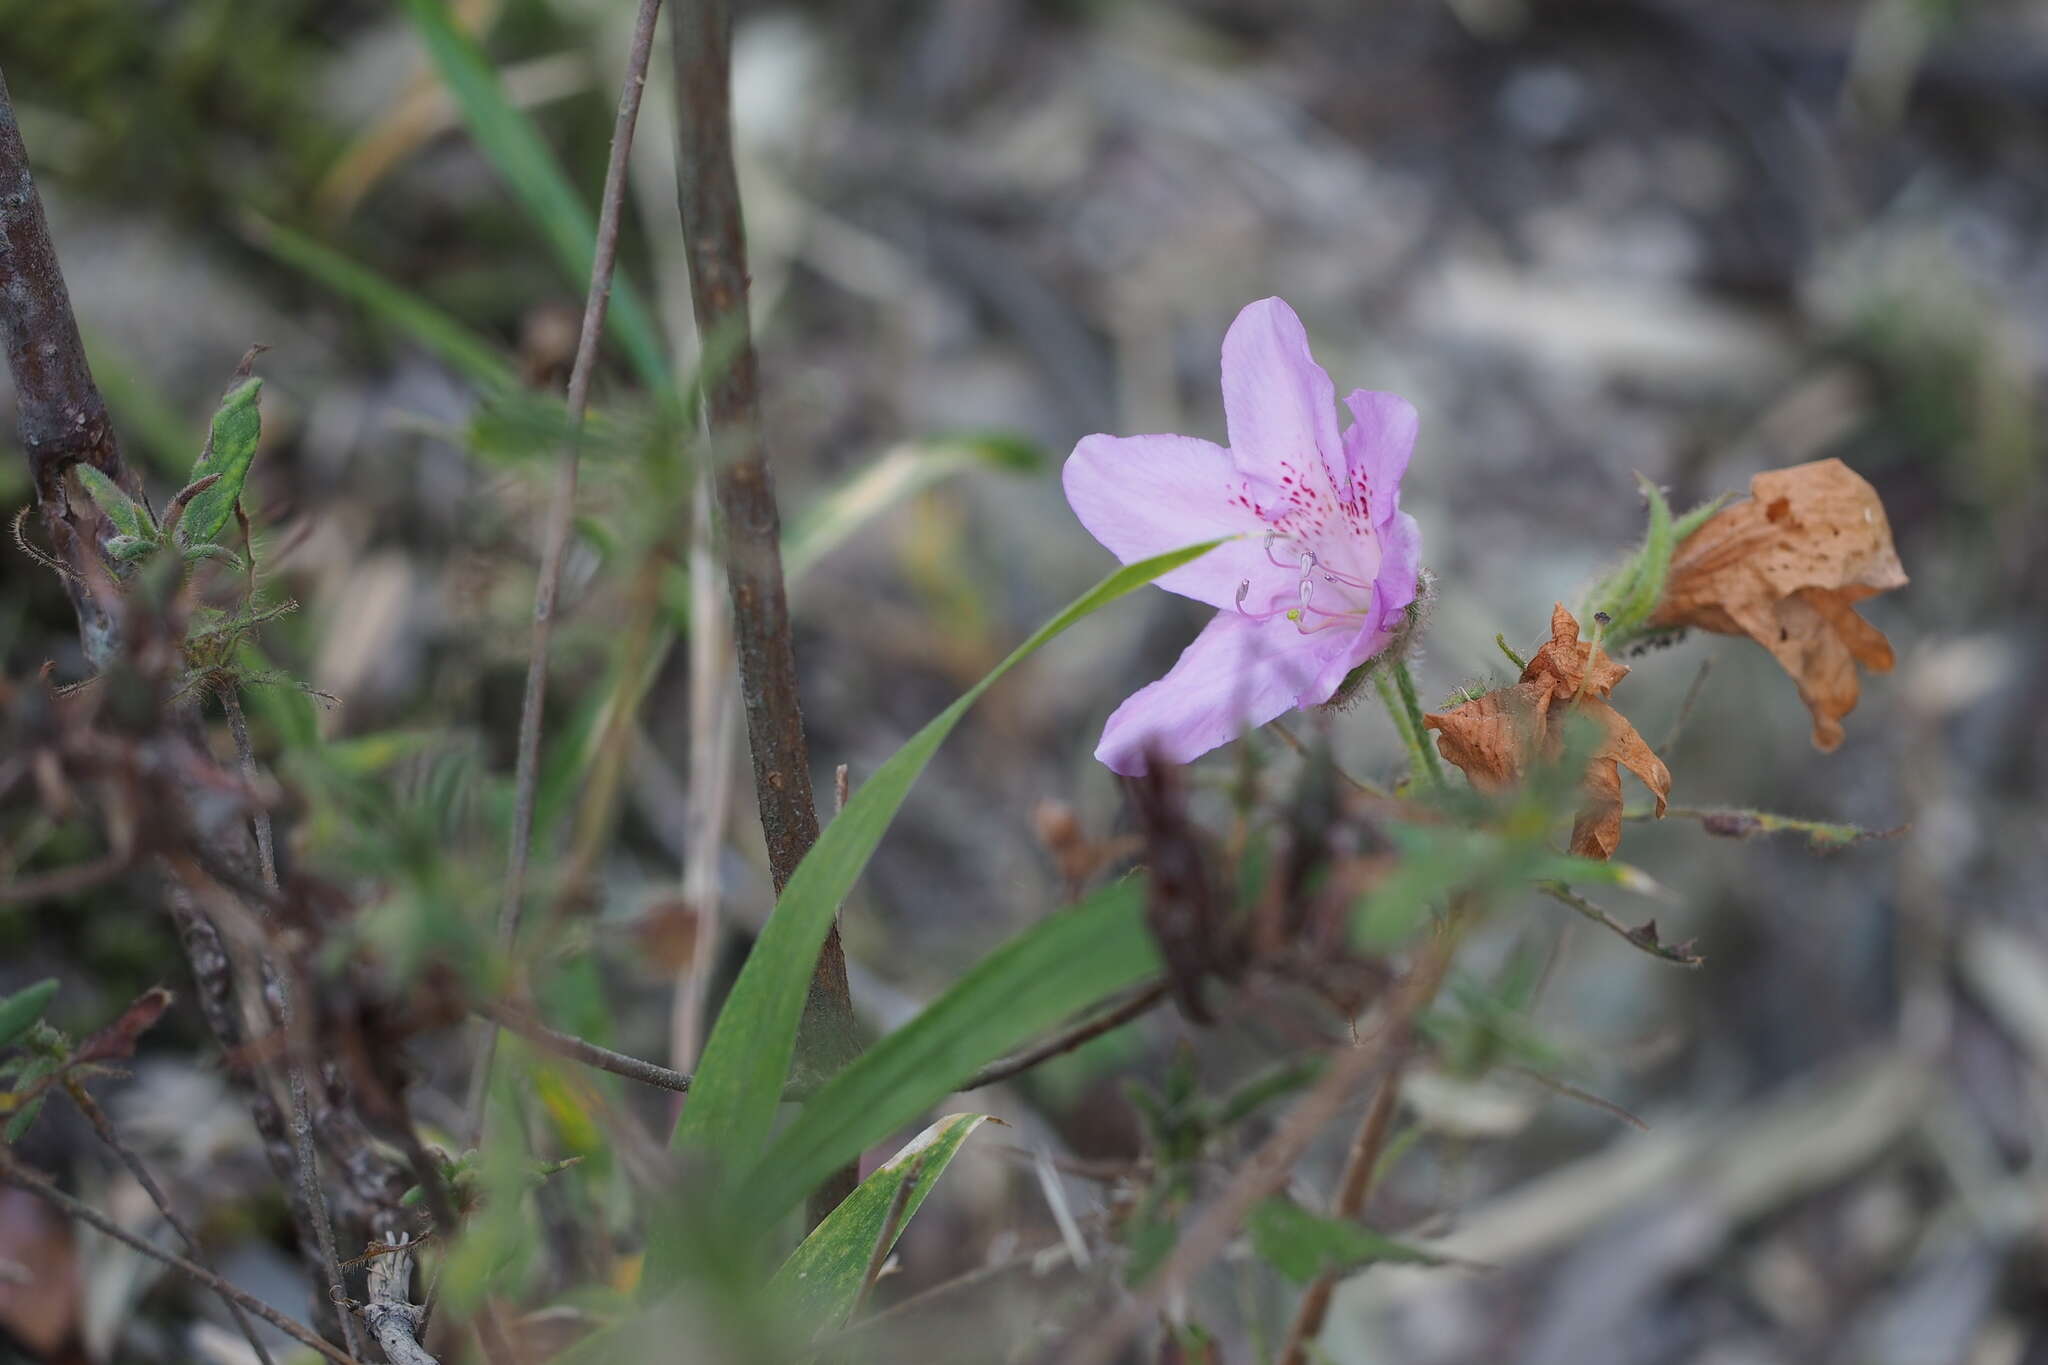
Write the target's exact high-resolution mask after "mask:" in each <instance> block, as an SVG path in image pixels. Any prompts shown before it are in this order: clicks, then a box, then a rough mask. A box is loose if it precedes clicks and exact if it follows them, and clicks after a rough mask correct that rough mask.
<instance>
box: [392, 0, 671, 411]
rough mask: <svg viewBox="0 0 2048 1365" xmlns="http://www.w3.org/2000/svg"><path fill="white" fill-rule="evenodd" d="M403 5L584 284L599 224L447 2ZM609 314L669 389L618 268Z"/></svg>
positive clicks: (531, 211)
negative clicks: (459, 26)
mask: <svg viewBox="0 0 2048 1365" xmlns="http://www.w3.org/2000/svg"><path fill="white" fill-rule="evenodd" d="M405 9H406V13H407V14H408V15H410V16H411V18H412V23H413V27H414V28H415V29H417V30H418V31H419V35H420V39H421V41H422V42H423V43H424V44H425V45H426V49H427V54H428V55H429V56H430V57H431V58H432V59H433V62H434V65H435V67H436V68H437V69H438V70H439V71H440V73H441V79H442V81H443V82H445V83H446V84H447V87H448V93H449V95H450V96H451V97H452V98H453V99H454V101H455V105H456V107H457V108H458V109H460V110H461V111H462V118H463V122H465V123H466V124H468V126H469V131H470V135H471V136H472V137H474V138H475V139H476V144H477V147H478V149H479V150H481V151H482V152H483V154H484V156H485V158H486V159H487V160H489V161H490V163H491V165H492V166H493V167H495V168H496V169H497V172H498V174H499V175H500V176H502V177H504V180H505V183H506V185H507V187H508V188H510V189H511V191H512V194H513V197H515V198H516V199H518V200H519V203H520V206H521V207H522V208H524V209H525V210H526V212H527V214H528V215H529V216H530V217H531V218H532V219H533V221H534V223H535V225H536V226H538V227H539V228H540V230H541V231H542V233H544V234H545V235H546V237H547V239H548V243H549V244H550V245H551V246H552V247H553V248H554V251H555V256H556V259H557V260H558V261H559V262H560V264H561V266H562V268H563V270H564V271H565V272H567V274H568V275H569V277H570V282H571V283H572V284H574V285H575V286H576V287H578V288H583V287H584V286H587V285H588V284H589V283H590V267H591V262H592V260H593V259H594V258H595V256H596V254H597V223H596V220H595V219H593V218H592V217H591V214H590V209H589V207H588V206H587V205H586V204H585V203H584V201H583V198H582V196H580V195H579V194H577V192H576V188H575V186H573V185H571V184H570V183H569V179H568V177H567V176H565V175H563V174H562V169H561V167H560V166H559V165H557V164H556V162H555V157H554V153H552V152H551V151H549V150H548V144H547V141H546V139H544V138H542V137H541V135H540V131H539V130H538V129H537V128H535V127H534V125H533V121H532V120H531V119H529V118H528V117H527V116H526V115H525V114H524V113H523V112H522V111H520V110H519V109H518V108H517V107H515V106H514V105H513V103H512V101H511V100H510V99H508V98H506V95H505V87H504V85H503V84H502V83H501V82H500V81H499V80H498V73H497V71H496V70H495V69H494V68H493V67H492V66H491V63H490V61H489V59H488V58H486V57H485V56H484V54H483V51H482V49H480V48H479V47H478V46H477V45H476V42H475V41H474V40H473V39H471V38H470V36H469V35H468V34H466V33H464V32H463V31H462V30H461V29H460V28H458V27H456V25H455V21H454V20H453V19H452V18H451V17H450V16H449V13H448V7H447V5H446V3H444V0H405ZM606 318H607V325H608V326H609V327H610V329H611V331H612V333H613V335H614V336H616V337H617V338H618V340H619V344H620V345H621V346H623V347H624V348H625V351H626V357H627V359H628V360H630V361H631V362H632V365H633V368H634V369H635V370H636V371H638V372H639V374H640V379H641V382H642V383H644V384H646V385H647V387H648V388H650V389H652V390H653V391H655V392H657V393H663V392H666V391H668V390H669V389H670V388H671V387H673V385H672V380H671V377H670V375H669V369H668V362H667V360H666V359H665V358H664V356H663V353H662V346H661V341H660V339H659V337H658V335H657V334H656V332H655V330H654V324H653V323H652V321H651V320H650V319H649V317H648V314H647V310H646V309H645V308H644V307H643V306H642V305H641V303H640V297H639V295H638V293H636V292H635V290H634V289H633V286H632V283H631V282H630V281H629V280H627V278H626V275H625V272H624V271H623V270H622V271H620V272H618V274H617V275H616V276H615V278H614V279H613V281H612V301H611V307H610V309H609V310H608V312H607V314H606Z"/></svg>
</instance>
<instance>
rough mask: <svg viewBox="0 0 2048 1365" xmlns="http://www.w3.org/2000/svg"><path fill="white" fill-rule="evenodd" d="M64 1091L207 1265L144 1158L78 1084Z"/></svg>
mask: <svg viewBox="0 0 2048 1365" xmlns="http://www.w3.org/2000/svg"><path fill="white" fill-rule="evenodd" d="M64 1090H65V1092H66V1093H67V1094H69V1095H70V1096H71V1102H72V1103H73V1104H75V1105H77V1106H78V1112H79V1113H81V1114H83V1115H85V1119H86V1122H88V1123H90V1124H91V1125H92V1130H93V1132H95V1133H97V1134H98V1135H99V1139H100V1141H101V1142H104V1143H105V1144H106V1145H107V1147H108V1149H109V1150H111V1151H112V1152H113V1153H114V1155H115V1156H117V1157H119V1158H120V1159H121V1164H122V1165H123V1166H126V1167H127V1168H128V1174H130V1175H132V1176H134V1177H135V1183H136V1184H138V1185H140V1186H142V1189H143V1193H145V1194H147V1195H148V1196H149V1200H150V1202H151V1203H152V1204H155V1205H156V1211H157V1212H158V1213H160V1214H162V1215H163V1216H164V1221H165V1222H166V1223H169V1224H170V1225H171V1231H173V1232H175V1233H177V1234H178V1240H180V1241H182V1242H183V1243H184V1244H185V1245H186V1246H187V1247H188V1248H190V1249H191V1252H192V1259H193V1260H195V1261H198V1262H199V1263H200V1264H202V1265H204V1264H205V1261H204V1259H203V1257H204V1255H205V1253H204V1252H203V1251H202V1250H201V1248H200V1245H199V1239H198V1237H196V1236H194V1235H193V1232H192V1228H191V1225H190V1224H188V1223H187V1222H186V1221H185V1220H184V1219H183V1218H180V1217H179V1216H178V1214H177V1212H176V1210H174V1209H172V1208H171V1201H170V1200H169V1199H168V1198H166V1197H165V1195H164V1191H163V1186H161V1185H159V1184H157V1183H156V1177H155V1176H153V1175H151V1174H150V1173H149V1167H147V1166H145V1165H143V1164H142V1158H141V1157H139V1156H137V1155H136V1154H135V1152H134V1151H133V1149H131V1148H130V1147H129V1146H128V1144H127V1143H125V1142H123V1141H121V1135H120V1134H119V1133H117V1132H115V1131H114V1121H113V1120H112V1119H110V1118H108V1117H107V1111H106V1110H104V1109H102V1108H100V1103H99V1101H98V1100H96V1099H94V1098H93V1097H92V1094H91V1092H90V1091H88V1090H87V1089H86V1088H85V1087H84V1086H83V1085H81V1084H80V1083H79V1082H78V1081H76V1080H73V1079H69V1078H67V1079H66V1081H65V1084H64ZM210 1268H211V1267H209V1269H210ZM215 1293H216V1294H218V1295H219V1298H220V1301H221V1303H222V1304H223V1305H224V1306H225V1307H226V1308H227V1310H228V1316H229V1317H231V1318H233V1319H234V1320H235V1326H236V1328H237V1329H239V1330H240V1332H241V1333H242V1337H243V1339H244V1340H246V1341H247V1342H248V1343H249V1349H250V1350H252V1351H254V1352H255V1353H256V1359H258V1360H259V1361H261V1362H263V1365H273V1363H272V1361H271V1358H270V1349H269V1348H268V1347H267V1346H265V1345H264V1344H263V1338H262V1337H260V1336H258V1335H257V1333H256V1324H255V1323H253V1322H251V1321H249V1315H248V1314H247V1313H245V1312H243V1311H242V1305H241V1304H239V1303H236V1302H235V1300H234V1296H233V1295H230V1294H221V1293H220V1292H219V1291H218V1290H216V1291H215Z"/></svg>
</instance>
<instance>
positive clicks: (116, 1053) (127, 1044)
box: [71, 986, 173, 1062]
mask: <svg viewBox="0 0 2048 1365" xmlns="http://www.w3.org/2000/svg"><path fill="white" fill-rule="evenodd" d="M172 998H173V997H172V995H171V993H170V992H169V991H168V990H166V989H164V988H163V987H162V986H153V987H151V988H150V989H149V990H146V991H144V992H143V993H142V994H141V995H139V996H137V997H136V998H135V1002H134V1003H133V1004H131V1005H129V1006H128V1008H127V1009H125V1010H122V1011H121V1017H120V1018H118V1019H116V1020H115V1021H114V1022H113V1023H111V1024H109V1025H107V1026H106V1027H105V1028H103V1029H101V1030H100V1031H99V1032H98V1033H95V1034H93V1035H92V1036H91V1037H90V1038H87V1039H86V1040H85V1041H84V1042H82V1043H80V1044H79V1045H78V1051H76V1052H74V1053H72V1054H71V1060H72V1061H73V1062H113V1061H119V1060H121V1059H122V1058H124V1057H133V1056H134V1055H135V1044H136V1043H137V1042H138V1041H140V1040H141V1038H142V1035H143V1034H145V1033H147V1032H149V1031H150V1030H151V1029H153V1028H155V1027H156V1021H157V1020H159V1019H161V1018H163V1017H164V1011H165V1010H167V1009H169V1008H170V1005H171V1000H172Z"/></svg>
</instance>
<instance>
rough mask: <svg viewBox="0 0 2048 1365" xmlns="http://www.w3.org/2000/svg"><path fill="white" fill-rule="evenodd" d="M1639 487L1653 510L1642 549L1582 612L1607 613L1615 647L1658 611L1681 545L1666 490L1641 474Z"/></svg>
mask: <svg viewBox="0 0 2048 1365" xmlns="http://www.w3.org/2000/svg"><path fill="white" fill-rule="evenodd" d="M1636 486H1637V488H1639V489H1640V490H1641V491H1642V494H1643V498H1644V500H1645V501H1646V502H1647V503H1648V504H1649V509H1650V524H1649V527H1648V529H1647V530H1645V531H1644V533H1643V543H1642V546H1641V548H1639V549H1638V550H1637V551H1636V552H1635V554H1634V555H1633V556H1631V557H1630V559H1629V561H1628V562H1627V563H1626V564H1624V565H1622V566H1621V568H1619V569H1617V570H1615V572H1614V573H1612V574H1611V575H1609V576H1608V578H1607V579H1606V581H1604V582H1603V583H1601V584H1600V586H1599V587H1597V588H1595V589H1594V590H1593V594H1592V596H1591V597H1590V598H1589V599H1588V600H1587V604H1586V609H1585V611H1584V612H1583V613H1582V614H1583V615H1584V616H1585V617H1586V619H1587V620H1591V619H1592V617H1593V616H1594V615H1596V614H1599V613H1605V614H1606V616H1607V617H1608V622H1607V627H1606V639H1607V641H1608V642H1609V643H1610V644H1611V645H1619V644H1620V643H1621V641H1623V640H1624V639H1626V638H1628V637H1630V636H1632V635H1634V634H1635V633H1636V632H1637V631H1638V630H1639V629H1640V628H1641V626H1642V624H1643V623H1644V622H1645V621H1647V620H1649V619H1650V614H1651V613H1652V612H1654V611H1655V610H1656V609H1657V603H1658V602H1659V601H1661V600H1662V599H1663V596H1664V582H1665V580H1666V579H1667V578H1668V577H1670V574H1671V552H1672V550H1673V549H1674V548H1675V547H1676V545H1677V543H1678V542H1677V539H1676V538H1675V537H1674V535H1673V534H1672V522H1671V504H1670V503H1669V502H1667V501H1666V500H1665V498H1664V490H1662V489H1661V488H1659V487H1657V485H1656V484H1654V483H1651V482H1650V481H1649V480H1648V479H1646V478H1644V477H1643V476H1642V475H1640V474H1638V475H1636Z"/></svg>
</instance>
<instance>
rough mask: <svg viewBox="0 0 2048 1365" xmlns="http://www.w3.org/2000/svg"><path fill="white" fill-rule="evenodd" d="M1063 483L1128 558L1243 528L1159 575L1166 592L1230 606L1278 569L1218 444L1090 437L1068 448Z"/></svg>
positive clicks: (1096, 531)
mask: <svg viewBox="0 0 2048 1365" xmlns="http://www.w3.org/2000/svg"><path fill="white" fill-rule="evenodd" d="M1060 482H1061V484H1062V485H1063V486H1064V487H1065V489H1066V493H1067V502H1068V503H1069V505H1071V506H1072V507H1073V509H1074V515H1075V516H1077V517H1079V518H1080V519H1081V524H1082V525H1083V526H1085V527H1087V528H1088V534H1090V535H1092V536H1094V537H1095V538H1096V539H1097V540H1099V541H1101V542H1102V544H1103V545H1104V547H1105V548H1107V549H1108V550H1109V552H1110V553H1111V554H1113V555H1115V556H1116V557H1117V558H1118V559H1119V560H1122V561H1123V562H1124V563H1126V564H1134V563H1136V562H1137V561H1138V560H1141V559H1149V558H1151V557H1152V556H1153V555H1162V554H1165V553H1167V552H1168V551H1169V550H1178V549H1181V548H1183V547H1185V546H1189V545H1194V544H1198V543H1200V542H1201V541H1205V540H1215V539H1218V538H1220V537H1223V536H1242V537H1244V538H1243V539H1241V540H1234V541H1229V542H1227V543H1225V544H1223V545H1219V546H1217V547H1216V548H1215V549H1213V550H1211V551H1210V552H1209V553H1208V554H1205V555H1203V556H1202V557H1201V558H1200V559H1197V560H1195V561H1194V562H1192V563H1189V564H1183V565H1182V566H1181V567H1180V568H1178V569H1175V570H1173V571H1172V572H1170V573H1166V574H1162V575H1160V576H1159V578H1158V579H1157V580H1155V581H1156V582H1157V583H1158V584H1159V586H1160V587H1162V588H1165V589H1166V590H1167V591H1169V592H1177V593H1179V594H1180V595H1181V596H1183V597H1192V598H1194V599H1195V600H1196V601H1197V602H1207V603H1208V604H1209V605H1210V606H1212V607H1222V608H1226V609H1228V608H1230V607H1232V606H1234V605H1235V603H1236V601H1237V587H1238V584H1240V583H1242V582H1244V581H1245V580H1246V579H1248V578H1263V577H1266V576H1269V575H1270V574H1271V573H1272V564H1271V562H1270V561H1269V560H1268V559H1267V558H1266V545H1265V533H1266V525H1265V523H1264V522H1262V521H1260V520H1259V515H1258V513H1257V511H1255V510H1254V509H1253V494H1252V491H1251V490H1250V489H1248V488H1247V486H1246V481H1245V479H1244V477H1243V476H1242V475H1240V474H1239V473H1238V472H1237V471H1236V469H1235V468H1233V467H1232V465H1231V462H1230V452H1229V451H1227V450H1225V449H1223V447H1221V446H1218V445H1213V444H1211V443H1210V442H1208V441H1201V440H1197V439H1195V438H1194V437H1192V436H1089V437H1085V438H1083V440H1082V441H1081V443H1080V444H1079V445H1077V446H1075V447H1074V453H1073V454H1072V455H1069V456H1068V457H1067V464H1066V468H1065V469H1064V470H1063V471H1062V472H1061V475H1060Z"/></svg>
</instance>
